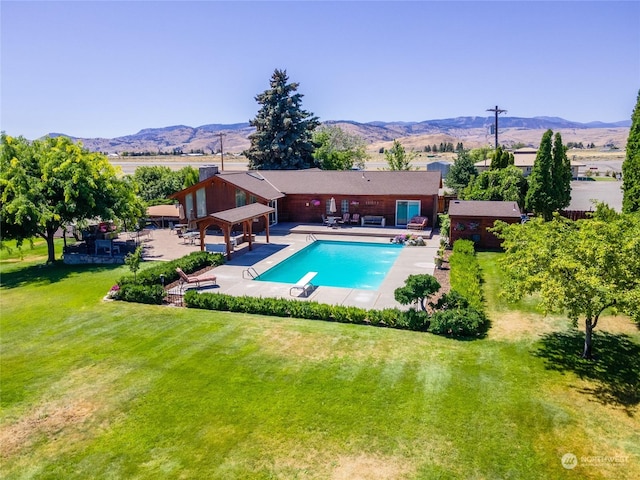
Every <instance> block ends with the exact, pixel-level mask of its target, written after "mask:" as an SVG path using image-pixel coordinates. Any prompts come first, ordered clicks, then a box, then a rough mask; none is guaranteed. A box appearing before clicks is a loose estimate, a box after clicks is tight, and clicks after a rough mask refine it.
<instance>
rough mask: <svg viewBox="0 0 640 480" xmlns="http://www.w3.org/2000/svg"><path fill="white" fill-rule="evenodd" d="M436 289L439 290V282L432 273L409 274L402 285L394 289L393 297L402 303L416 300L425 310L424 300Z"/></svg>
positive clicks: (405, 303)
mask: <svg viewBox="0 0 640 480" xmlns="http://www.w3.org/2000/svg"><path fill="white" fill-rule="evenodd" d="M438 290H440V283H439V282H438V280H436V277H434V276H433V275H428V274H421V275H409V276H408V277H407V279H406V280H405V281H404V286H403V287H398V288H396V289H395V291H394V297H395V299H396V301H397V302H399V303H401V304H402V305H409V304H410V303H415V302H417V303H419V304H420V308H421V309H422V311H425V312H426V311H427V308H426V306H425V304H424V302H425V300H427V299H428V298H429V297H430V296H431V295H433V294H434V293H436V292H437V291H438Z"/></svg>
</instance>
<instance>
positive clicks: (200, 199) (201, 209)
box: [196, 188, 207, 218]
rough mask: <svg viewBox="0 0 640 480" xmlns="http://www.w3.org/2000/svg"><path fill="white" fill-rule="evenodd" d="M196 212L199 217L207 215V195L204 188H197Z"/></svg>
mask: <svg viewBox="0 0 640 480" xmlns="http://www.w3.org/2000/svg"><path fill="white" fill-rule="evenodd" d="M196 213H197V215H198V218H202V217H206V216H207V197H206V194H205V190H204V188H200V189H198V190H196Z"/></svg>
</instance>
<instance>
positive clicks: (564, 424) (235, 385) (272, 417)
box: [0, 254, 640, 479]
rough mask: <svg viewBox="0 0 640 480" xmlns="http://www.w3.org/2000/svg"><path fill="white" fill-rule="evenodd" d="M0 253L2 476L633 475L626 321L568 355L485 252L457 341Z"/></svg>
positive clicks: (561, 330) (547, 321)
mask: <svg viewBox="0 0 640 480" xmlns="http://www.w3.org/2000/svg"><path fill="white" fill-rule="evenodd" d="M0 258H1V272H0V273H1V274H2V277H1V287H0V307H1V310H0V311H1V317H0V327H1V330H0V333H1V344H0V345H1V369H0V380H1V387H2V396H1V405H2V410H1V414H0V445H1V452H0V454H1V458H0V460H1V462H0V469H1V470H0V474H1V475H0V476H2V477H3V478H21V479H22V478H51V479H60V478H64V479H75V478H77V479H86V478H110V479H113V478H136V479H146V478H149V479H151V478H153V479H157V478H207V479H209V478H216V479H217V478H219V479H247V478H252V479H253V478H256V479H402V478H408V479H435V478H452V479H458V478H473V479H498V478H499V479H507V478H513V479H564V478H567V479H584V478H587V479H600V478H610V479H633V478H640V460H639V459H640V424H639V422H638V415H639V414H640V412H639V408H638V402H639V400H640V395H639V394H638V382H639V379H638V377H639V375H640V374H639V373H638V372H640V360H639V359H640V334H639V333H638V330H637V329H636V328H635V327H633V326H632V325H631V324H630V322H629V321H628V320H626V319H624V318H616V317H609V318H605V319H603V320H602V327H603V328H602V329H601V330H600V332H599V335H598V336H597V337H596V339H595V345H596V349H597V353H598V354H599V360H598V362H597V363H596V364H586V363H584V362H582V361H580V359H579V358H578V356H577V355H576V354H577V353H579V352H580V342H581V335H580V332H573V331H571V330H568V329H567V322H566V320H565V319H562V318H561V317H551V318H543V317H541V316H540V315H539V314H538V313H537V312H536V310H535V301H528V302H522V303H521V304H518V305H514V306H510V305H506V304H505V303H504V302H502V300H501V299H500V297H499V282H500V273H499V271H498V270H497V268H496V261H495V260H496V254H481V255H480V261H481V264H482V268H483V271H484V272H485V276H486V277H487V282H486V284H485V293H486V296H487V303H488V312H489V315H490V317H491V319H492V321H493V328H492V330H491V331H490V334H489V337H488V338H487V339H485V340H479V341H471V342H462V341H454V340H449V339H446V338H441V337H437V336H434V335H431V334H425V333H415V332H408V331H399V330H390V329H383V328H375V327H363V326H353V325H344V324H334V323H325V322H313V321H303V320H294V319H279V318H271V317H261V316H250V315H241V314H232V313H217V312H209V311H192V310H187V309H180V308H173V307H156V306H145V305H136V304H126V303H122V302H104V301H103V300H102V297H103V296H104V294H105V293H106V292H107V291H108V290H109V288H110V287H111V285H113V283H114V281H115V280H116V279H117V278H119V277H120V276H121V275H122V274H124V273H126V267H102V268H95V267H93V268H80V267H65V266H53V267H43V266H40V265H41V263H42V261H43V260H42V259H38V258H36V257H34V256H31V257H29V260H28V261H27V260H25V261H22V262H17V261H15V258H13V257H12V256H11V255H7V254H4V255H3V256H2V257H0ZM599 329H600V327H599ZM567 453H572V454H574V455H576V456H577V459H578V466H577V467H575V468H574V469H566V468H564V467H563V466H562V463H561V458H562V457H563V455H565V454H567Z"/></svg>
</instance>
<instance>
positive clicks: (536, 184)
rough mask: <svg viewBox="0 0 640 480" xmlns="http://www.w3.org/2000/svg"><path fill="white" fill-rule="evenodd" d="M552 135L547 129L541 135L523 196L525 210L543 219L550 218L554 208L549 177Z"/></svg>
mask: <svg viewBox="0 0 640 480" xmlns="http://www.w3.org/2000/svg"><path fill="white" fill-rule="evenodd" d="M552 136H553V132H552V131H551V130H547V131H546V132H544V134H543V135H542V140H540V148H539V149H538V154H537V155H536V160H535V163H534V164H533V169H532V170H531V175H530V176H529V190H528V191H527V196H526V197H525V208H526V210H527V211H529V212H534V213H536V214H539V215H542V216H543V217H544V219H545V220H551V218H552V217H553V212H554V210H555V208H554V205H555V202H554V196H553V181H552V178H551V166H552V164H553V158H552V149H551V140H552Z"/></svg>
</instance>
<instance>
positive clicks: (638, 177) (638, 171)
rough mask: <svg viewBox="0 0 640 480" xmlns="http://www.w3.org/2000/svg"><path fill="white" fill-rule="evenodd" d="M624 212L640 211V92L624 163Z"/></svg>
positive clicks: (632, 117)
mask: <svg viewBox="0 0 640 480" xmlns="http://www.w3.org/2000/svg"><path fill="white" fill-rule="evenodd" d="M622 190H623V196H622V211H623V212H624V213H632V212H637V211H640V91H638V99H637V100H636V107H635V108H634V109H633V115H632V116H631V128H630V129H629V137H628V138H627V155H626V157H625V159H624V162H622Z"/></svg>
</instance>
